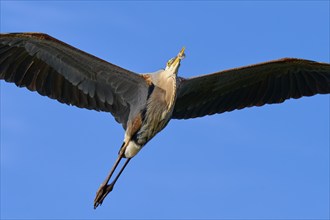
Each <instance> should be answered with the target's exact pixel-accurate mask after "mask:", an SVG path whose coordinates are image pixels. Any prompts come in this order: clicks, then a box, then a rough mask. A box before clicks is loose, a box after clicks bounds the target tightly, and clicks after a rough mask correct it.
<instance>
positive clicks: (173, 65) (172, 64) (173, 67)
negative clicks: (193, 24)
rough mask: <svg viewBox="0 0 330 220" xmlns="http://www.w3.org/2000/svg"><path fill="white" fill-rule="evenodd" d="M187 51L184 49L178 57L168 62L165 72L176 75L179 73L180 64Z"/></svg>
mask: <svg viewBox="0 0 330 220" xmlns="http://www.w3.org/2000/svg"><path fill="white" fill-rule="evenodd" d="M185 49H186V48H185V47H183V48H182V49H181V51H180V52H179V53H178V55H177V56H176V57H173V58H172V59H170V60H169V61H167V63H166V68H165V70H169V71H173V72H174V73H175V74H176V73H177V72H178V68H179V66H180V62H181V60H182V59H183V58H184V57H185V54H184V50H185Z"/></svg>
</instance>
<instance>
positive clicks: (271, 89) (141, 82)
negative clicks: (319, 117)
mask: <svg viewBox="0 0 330 220" xmlns="http://www.w3.org/2000/svg"><path fill="white" fill-rule="evenodd" d="M184 51H185V48H182V50H181V51H180V52H179V53H178V54H177V56H175V57H174V58H172V59H170V60H169V61H168V62H167V63H166V66H165V69H161V70H159V71H156V72H154V73H150V74H137V73H134V72H131V71H129V70H126V69H124V68H122V67H119V66H116V65H114V64H111V63H109V62H106V61H104V60H101V59H99V58H97V57H95V56H93V55H90V54H88V53H85V52H83V51H81V50H79V49H77V48H74V47H72V46H70V45H68V44H66V43H64V42H62V41H60V40H57V39H55V38H53V37H51V36H49V35H47V34H43V33H9V34H1V38H0V79H3V80H5V81H7V82H12V83H15V84H16V85H17V86H18V87H26V88H28V89H29V90H31V91H37V92H38V93H39V94H40V95H43V96H48V97H49V98H52V99H56V100H58V101H59V102H61V103H65V104H68V105H74V106H77V107H79V108H86V109H90V110H96V111H103V112H110V113H111V114H112V115H113V116H114V118H115V119H116V121H117V122H118V123H120V124H121V125H122V126H123V128H124V130H125V135H124V140H123V144H122V146H121V147H120V150H119V153H118V158H117V160H116V161H115V163H114V165H113V167H112V169H111V170H110V172H109V174H108V176H107V177H106V179H105V180H104V182H103V183H102V184H101V185H100V187H99V189H98V190H97V193H96V197H95V200H94V208H96V207H98V206H99V205H101V204H102V203H103V201H104V199H105V197H106V196H107V195H108V193H109V192H111V191H112V190H113V187H114V185H115V183H116V182H117V180H118V178H119V176H120V175H121V173H122V172H123V170H124V169H125V167H126V166H127V164H128V163H129V161H130V160H131V159H132V158H133V157H134V156H135V155H136V154H137V153H138V152H139V151H140V150H141V149H142V148H143V146H145V145H146V144H147V143H148V141H150V140H151V139H152V138H153V137H154V136H155V135H156V134H157V133H158V132H160V131H161V130H162V129H164V128H165V127H166V125H167V124H168V122H169V121H170V120H171V119H189V118H196V117H203V116H205V115H212V114H219V113H224V112H228V111H233V110H235V109H243V108H246V107H252V106H262V105H265V104H273V103H282V102H284V101H285V100H286V99H290V98H295V99H297V98H300V97H303V96H312V95H315V94H328V93H330V64H328V63H320V62H315V61H309V60H303V59H296V58H284V59H279V60H274V61H269V62H265V63H260V64H255V65H250V66H245V67H240V68H234V69H229V70H224V71H220V72H216V73H212V74H208V75H202V76H197V77H193V78H188V79H187V78H183V77H180V76H178V70H179V67H180V63H181V61H182V59H183V58H184V57H185V54H184ZM122 159H125V162H124V163H123V165H122V167H120V169H119V171H118V173H117V174H116V175H115V177H114V178H113V177H112V176H113V174H114V172H115V171H116V170H118V169H117V168H118V165H119V164H120V161H121V160H122ZM110 180H111V182H110ZM109 182H110V183H109Z"/></svg>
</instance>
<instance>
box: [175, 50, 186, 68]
mask: <svg viewBox="0 0 330 220" xmlns="http://www.w3.org/2000/svg"><path fill="white" fill-rule="evenodd" d="M185 49H186V48H185V47H182V49H181V50H180V52H179V53H178V55H177V56H176V58H175V60H174V62H173V64H172V65H173V66H177V64H178V63H180V61H181V60H182V59H183V58H184V57H185V54H184V50H185Z"/></svg>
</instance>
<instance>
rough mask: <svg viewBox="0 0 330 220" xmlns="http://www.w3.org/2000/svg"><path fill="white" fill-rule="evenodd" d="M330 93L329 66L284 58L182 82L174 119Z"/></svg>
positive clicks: (180, 82) (180, 80) (182, 80)
mask: <svg viewBox="0 0 330 220" xmlns="http://www.w3.org/2000/svg"><path fill="white" fill-rule="evenodd" d="M328 93H330V64H328V63H318V62H314V61H309V60H302V59H294V58H285V59H281V60H275V61H270V62H266V63H261V64H257V65H252V66H246V67H241V68H236V69H231V70H226V71H222V72H217V73H213V74H209V75H203V76H199V77H194V78H191V79H184V78H180V79H179V87H178V91H177V100H176V104H175V107H174V111H173V115H172V118H176V119H188V118H195V117H202V116H205V115H212V114H216V113H223V112H227V111H233V110H235V109H243V108H246V107H252V106H262V105H264V104H273V103H282V102H284V101H285V100H287V99H290V98H295V99H297V98H300V97H302V96H312V95H315V94H328Z"/></svg>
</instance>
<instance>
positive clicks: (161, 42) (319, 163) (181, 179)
mask: <svg viewBox="0 0 330 220" xmlns="http://www.w3.org/2000/svg"><path fill="white" fill-rule="evenodd" d="M1 32H44V33H48V34H50V35H52V36H54V37H56V38H58V39H60V40H62V41H64V42H67V43H69V44H72V45H73V46H75V47H78V48H80V49H82V50H85V51H87V52H89V53H91V54H93V55H96V56H98V57H101V58H102V59H105V60H107V61H109V62H112V63H114V64H117V65H120V66H122V67H125V68H127V69H130V70H133V71H136V72H140V73H144V72H153V71H156V70H158V69H160V68H163V67H164V65H165V63H166V62H167V60H168V59H169V58H171V57H173V56H175V55H176V54H177V53H178V51H179V50H180V49H181V47H182V46H186V48H187V50H186V54H187V57H186V59H185V60H183V62H182V65H181V69H180V73H179V74H180V75H181V76H184V77H190V76H194V75H199V74H204V73H211V72H215V71H219V70H224V69H227V68H233V67H239V66H243V65H248V64H254V63H258V62H264V61H268V60H272V59H278V58H282V57H298V58H305V59H310V60H316V61H322V62H329V2H328V1H290V2H287V1H278V2H277V1H272V2H268V1H244V2H243V1H233V2H231V1H219V2H214V1H212V2H198V1H194V2H131V1H128V2H106V1H95V2H88V1H72V2H69V3H68V2H65V1H56V2H50V1H47V2H42V1H37V2H32V1H1ZM123 135H124V131H123V129H122V127H121V126H120V125H119V124H117V123H116V122H115V121H114V119H113V117H112V116H111V115H110V114H107V113H98V112H95V111H88V110H84V109H79V108H76V107H70V106H67V105H63V104H60V103H59V102H57V101H54V100H51V99H48V98H46V97H42V96H40V95H38V94H37V93H32V92H30V91H28V90H27V89H19V88H17V87H16V86H14V85H13V84H8V83H4V82H1V218H30V219H31V218H32V219H34V218H52V219H63V218H66V219H68V218H79V219H87V218H88V219H100V218H103V219H104V218H126V219H127V218H143V219H145V218H217V219H228V218H230V219H233V218H234V219H235V218H240V219H248V218H250V219H251V218H252V219H255V218H262V219H264V218H285V219H290V218H296V219H303V218H309V219H316V218H329V96H328V95H317V96H314V97H309V98H303V99H299V100H289V101H287V102H285V103H284V104H280V105H267V106H264V107H261V108H258V107H254V108H249V109H244V110H240V111H233V112H230V113H225V114H220V115H214V116H210V117H204V118H199V119H194V120H186V121H181V120H180V121H179V120H173V121H171V122H170V124H169V125H168V126H167V127H166V128H165V130H164V131H163V132H161V133H160V134H159V135H157V136H156V137H155V138H154V139H153V140H152V141H151V142H149V144H148V145H147V146H146V147H145V148H144V149H143V150H142V151H141V152H140V154H139V155H138V156H136V157H135V158H134V159H133V160H132V161H131V163H130V164H129V166H128V167H127V169H126V170H125V172H124V173H123V175H122V177H121V178H120V179H119V182H118V183H117V185H116V187H115V189H114V191H113V192H112V193H111V194H110V195H109V196H108V198H107V199H106V200H105V202H104V204H103V205H102V206H101V207H99V208H98V209H97V210H94V209H93V199H94V196H95V192H96V190H97V188H98V186H99V184H100V183H101V182H102V181H103V179H104V178H105V176H106V174H107V173H108V171H109V169H110V167H111V166H112V164H113V162H114V161H115V159H116V157H117V152H118V149H119V147H120V145H121V143H122V140H123Z"/></svg>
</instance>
